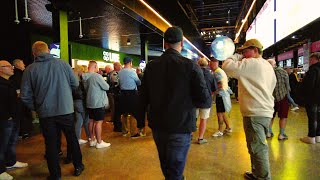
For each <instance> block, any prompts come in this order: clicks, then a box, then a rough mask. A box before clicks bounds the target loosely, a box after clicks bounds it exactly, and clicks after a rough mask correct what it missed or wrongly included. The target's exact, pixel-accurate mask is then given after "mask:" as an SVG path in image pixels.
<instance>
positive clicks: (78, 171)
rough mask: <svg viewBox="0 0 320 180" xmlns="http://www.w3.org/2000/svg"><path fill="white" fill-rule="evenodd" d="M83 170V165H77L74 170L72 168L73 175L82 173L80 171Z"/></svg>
mask: <svg viewBox="0 0 320 180" xmlns="http://www.w3.org/2000/svg"><path fill="white" fill-rule="evenodd" d="M83 170H84V165H83V164H82V165H80V166H79V167H77V168H76V169H75V170H74V173H73V175H74V176H80V174H81V173H82V171H83Z"/></svg>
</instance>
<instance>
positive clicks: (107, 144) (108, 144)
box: [96, 141, 111, 149]
mask: <svg viewBox="0 0 320 180" xmlns="http://www.w3.org/2000/svg"><path fill="white" fill-rule="evenodd" d="M109 146H111V144H110V143H106V142H104V141H101V143H97V145H96V148H97V149H101V148H106V147H109Z"/></svg>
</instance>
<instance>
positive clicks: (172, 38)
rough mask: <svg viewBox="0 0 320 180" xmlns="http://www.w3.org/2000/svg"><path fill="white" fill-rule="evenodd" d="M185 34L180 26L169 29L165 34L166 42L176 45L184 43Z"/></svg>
mask: <svg viewBox="0 0 320 180" xmlns="http://www.w3.org/2000/svg"><path fill="white" fill-rule="evenodd" d="M182 39H183V32H182V29H181V28H180V27H178V26H173V27H169V28H168V29H167V30H166V32H165V33H164V41H166V42H168V43H170V44H174V43H177V42H180V41H182Z"/></svg>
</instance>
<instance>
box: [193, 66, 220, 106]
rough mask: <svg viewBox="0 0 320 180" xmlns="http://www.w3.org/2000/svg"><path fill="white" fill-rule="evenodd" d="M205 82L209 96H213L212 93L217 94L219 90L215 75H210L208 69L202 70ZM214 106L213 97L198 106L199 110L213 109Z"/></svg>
mask: <svg viewBox="0 0 320 180" xmlns="http://www.w3.org/2000/svg"><path fill="white" fill-rule="evenodd" d="M201 70H202V73H203V76H204V80H205V81H206V85H207V89H208V91H209V94H212V92H215V91H216V89H217V83H216V80H215V78H214V76H213V74H211V73H210V71H209V70H208V69H207V68H201ZM211 106H212V96H210V97H209V100H207V101H205V102H203V103H200V104H198V105H197V108H211Z"/></svg>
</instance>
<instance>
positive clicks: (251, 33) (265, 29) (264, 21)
mask: <svg viewBox="0 0 320 180" xmlns="http://www.w3.org/2000/svg"><path fill="white" fill-rule="evenodd" d="M249 39H258V40H259V41H260V42H261V44H262V46H263V49H266V48H268V47H269V46H271V45H272V44H274V0H267V1H266V2H265V3H264V5H263V7H262V8H261V10H260V11H259V13H258V14H257V16H256V18H255V19H254V21H253V22H252V24H251V25H250V27H249V28H248V30H247V32H246V40H249Z"/></svg>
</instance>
